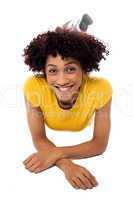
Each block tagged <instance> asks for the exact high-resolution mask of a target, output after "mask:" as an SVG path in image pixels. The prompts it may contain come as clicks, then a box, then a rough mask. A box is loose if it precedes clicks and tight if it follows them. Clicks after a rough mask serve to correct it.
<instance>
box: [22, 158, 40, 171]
mask: <svg viewBox="0 0 133 200" xmlns="http://www.w3.org/2000/svg"><path fill="white" fill-rule="evenodd" d="M36 163H37V159H36V158H35V157H34V158H32V159H31V160H30V161H29V162H28V163H27V164H26V165H25V168H26V169H29V168H31V167H32V166H33V165H35V164H36Z"/></svg>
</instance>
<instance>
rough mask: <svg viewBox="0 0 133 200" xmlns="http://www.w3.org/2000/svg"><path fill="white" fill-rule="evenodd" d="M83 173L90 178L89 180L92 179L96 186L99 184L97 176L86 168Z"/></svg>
mask: <svg viewBox="0 0 133 200" xmlns="http://www.w3.org/2000/svg"><path fill="white" fill-rule="evenodd" d="M83 173H84V176H86V177H87V178H88V179H89V181H91V183H92V185H93V186H94V187H96V186H97V185H98V182H97V180H96V178H95V177H94V176H93V175H92V174H91V173H90V172H88V171H87V170H85V171H84V172H83Z"/></svg>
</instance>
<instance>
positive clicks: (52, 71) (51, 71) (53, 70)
mask: <svg viewBox="0 0 133 200" xmlns="http://www.w3.org/2000/svg"><path fill="white" fill-rule="evenodd" d="M48 72H49V73H55V72H56V70H55V69H50V70H48Z"/></svg>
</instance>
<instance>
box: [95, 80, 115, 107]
mask: <svg viewBox="0 0 133 200" xmlns="http://www.w3.org/2000/svg"><path fill="white" fill-rule="evenodd" d="M96 84H97V85H96V109H100V108H102V107H103V106H104V105H106V104H107V103H108V101H109V100H110V99H111V97H112V94H113V88H112V85H111V83H110V82H109V81H108V80H107V79H105V78H98V80H97V83H96Z"/></svg>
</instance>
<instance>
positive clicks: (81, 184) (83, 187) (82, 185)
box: [74, 177, 87, 190]
mask: <svg viewBox="0 0 133 200" xmlns="http://www.w3.org/2000/svg"><path fill="white" fill-rule="evenodd" d="M74 181H75V182H76V184H77V185H78V187H79V188H80V189H83V190H85V189H87V188H86V186H85V185H84V183H83V182H82V180H81V179H80V178H79V177H76V178H75V179H74Z"/></svg>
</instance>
